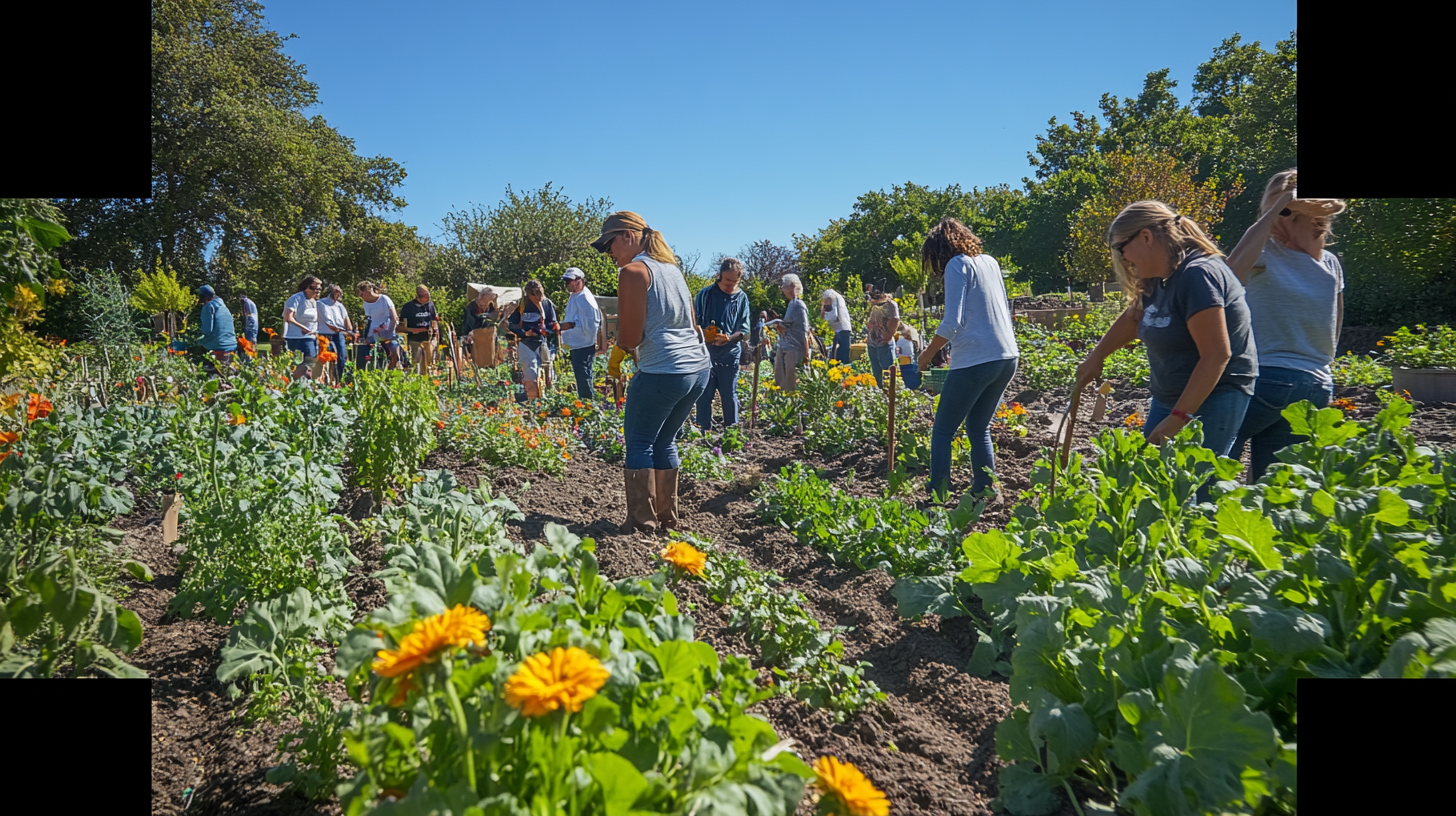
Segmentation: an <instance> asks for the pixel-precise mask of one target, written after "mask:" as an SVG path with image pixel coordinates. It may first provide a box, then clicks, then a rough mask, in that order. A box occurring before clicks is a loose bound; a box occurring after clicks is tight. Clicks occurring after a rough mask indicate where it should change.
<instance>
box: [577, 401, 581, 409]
mask: <svg viewBox="0 0 1456 816" xmlns="http://www.w3.org/2000/svg"><path fill="white" fill-rule="evenodd" d="M576 407H578V408H580V407H582V406H581V400H577V401H576Z"/></svg>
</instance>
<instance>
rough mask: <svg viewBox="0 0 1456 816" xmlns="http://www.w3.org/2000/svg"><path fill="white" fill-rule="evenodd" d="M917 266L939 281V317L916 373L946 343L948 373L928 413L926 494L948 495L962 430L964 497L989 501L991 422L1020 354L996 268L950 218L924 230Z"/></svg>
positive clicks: (971, 236)
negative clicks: (931, 418)
mask: <svg viewBox="0 0 1456 816" xmlns="http://www.w3.org/2000/svg"><path fill="white" fill-rule="evenodd" d="M920 265H921V267H922V268H923V269H924V270H926V271H927V272H934V273H935V274H936V275H937V276H941V277H944V278H945V317H943V318H942V319H941V321H940V326H939V328H937V329H936V330H935V339H934V340H933V341H932V342H931V343H930V345H929V346H927V347H926V348H925V351H923V352H921V353H920V360H919V363H920V369H921V370H922V371H924V370H926V369H928V368H930V361H931V360H934V359H935V355H936V354H937V353H938V352H939V351H940V350H941V348H943V347H944V346H946V345H949V346H950V348H951V368H950V371H949V372H948V373H947V374H946V378H945V385H944V386H942V388H941V392H940V405H939V406H938V407H937V408H936V410H935V427H934V430H933V431H931V435H930V492H931V494H932V495H933V496H937V497H938V498H941V499H944V498H946V497H947V496H948V494H949V493H950V453H951V445H952V443H953V442H954V441H955V436H956V433H957V432H959V431H960V428H961V426H962V425H964V426H965V429H966V436H967V437H969V439H970V442H971V466H972V468H973V469H974V474H975V475H974V476H973V478H972V481H971V491H972V495H978V496H980V495H984V496H986V497H987V498H992V497H993V496H994V494H992V493H991V488H992V484H993V482H994V480H995V474H996V455H995V452H994V450H993V449H992V447H991V419H992V418H993V417H994V416H995V415H996V408H997V407H998V406H1000V404H1001V398H1002V396H1003V395H1004V394H1005V392H1006V385H1007V384H1008V383H1010V382H1011V378H1012V376H1014V375H1015V374H1016V360H1017V358H1018V357H1019V356H1020V351H1019V350H1018V349H1017V347H1016V335H1015V334H1014V333H1013V332H1012V329H1011V310H1010V309H1009V308H1007V305H1006V287H1005V286H1004V285H1002V282H1001V265H1000V264H998V263H996V259H995V258H992V257H991V256H990V255H987V254H985V253H983V252H982V251H981V239H979V238H977V237H976V236H975V235H974V234H973V233H972V232H971V231H970V230H969V229H967V228H966V226H965V225H964V224H962V223H961V222H959V221H957V220H955V219H954V218H945V219H942V220H941V222H940V223H939V224H936V225H935V226H934V227H932V228H931V230H930V234H929V235H927V236H926V238H925V244H924V246H922V247H921V249H920Z"/></svg>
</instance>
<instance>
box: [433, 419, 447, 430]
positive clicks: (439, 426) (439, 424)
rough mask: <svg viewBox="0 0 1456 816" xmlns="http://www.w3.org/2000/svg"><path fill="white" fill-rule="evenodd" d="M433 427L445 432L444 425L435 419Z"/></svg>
mask: <svg viewBox="0 0 1456 816" xmlns="http://www.w3.org/2000/svg"><path fill="white" fill-rule="evenodd" d="M435 427H436V428H439V429H440V430H442V431H443V430H445V423H444V422H441V421H440V420H438V419H437V420H435Z"/></svg>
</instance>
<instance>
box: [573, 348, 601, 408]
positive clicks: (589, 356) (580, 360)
mask: <svg viewBox="0 0 1456 816" xmlns="http://www.w3.org/2000/svg"><path fill="white" fill-rule="evenodd" d="M596 357H597V347H596V346H587V347H586V348H574V349H572V350H571V373H573V374H575V375H576V396H577V397H579V398H580V399H581V400H582V401H583V402H591V401H592V400H594V399H596V397H597V392H596V389H594V388H592V361H593V360H595V359H596Z"/></svg>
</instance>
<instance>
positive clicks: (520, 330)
mask: <svg viewBox="0 0 1456 816" xmlns="http://www.w3.org/2000/svg"><path fill="white" fill-rule="evenodd" d="M524 294H525V297H524V298H523V299H522V300H521V303H520V305H518V306H517V307H516V310H515V311H514V312H511V321H510V327H511V334H512V335H513V336H514V337H516V338H517V339H519V340H520V345H519V347H518V349H517V353H518V354H519V356H520V359H521V382H522V384H523V385H525V387H526V399H528V400H531V399H536V398H537V397H539V396H541V385H540V377H541V368H542V366H549V365H551V347H550V345H548V344H547V342H546V339H547V337H548V336H549V335H552V334H554V333H555V332H556V331H557V329H558V324H557V319H556V304H554V303H552V302H551V299H550V298H548V297H546V290H545V289H544V288H543V287H542V286H541V281H538V280H530V281H526V286H525V290H524Z"/></svg>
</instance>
